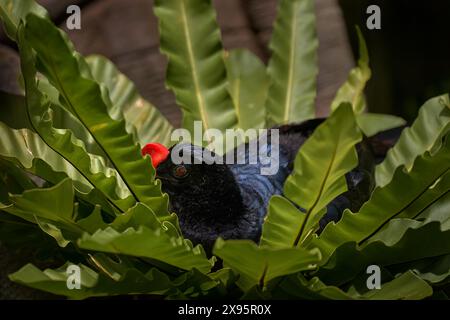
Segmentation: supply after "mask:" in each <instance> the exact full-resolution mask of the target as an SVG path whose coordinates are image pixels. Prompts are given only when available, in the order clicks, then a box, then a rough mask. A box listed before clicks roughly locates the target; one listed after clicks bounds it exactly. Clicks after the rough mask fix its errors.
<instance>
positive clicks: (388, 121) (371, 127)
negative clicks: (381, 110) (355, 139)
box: [356, 113, 406, 137]
mask: <svg viewBox="0 0 450 320" xmlns="http://www.w3.org/2000/svg"><path fill="white" fill-rule="evenodd" d="M356 122H357V123H358V126H359V128H360V129H361V131H362V132H363V133H364V135H365V136H366V137H372V136H374V135H376V134H377V133H380V132H382V131H386V130H390V129H394V128H398V127H401V126H403V125H405V124H406V121H405V120H404V119H402V118H399V117H396V116H392V115H390V114H377V113H361V114H358V115H357V116H356Z"/></svg>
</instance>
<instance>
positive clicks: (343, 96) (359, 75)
mask: <svg viewBox="0 0 450 320" xmlns="http://www.w3.org/2000/svg"><path fill="white" fill-rule="evenodd" d="M356 31H357V33H358V39H359V61H358V66H357V67H355V68H354V69H352V70H351V71H350V75H349V76H348V79H347V81H346V82H345V83H344V84H343V85H342V87H341V88H340V89H339V90H338V92H337V94H336V97H335V98H334V100H333V102H332V103H331V110H332V111H334V110H336V109H337V108H338V107H339V106H340V105H341V103H343V102H350V103H351V104H352V106H353V110H354V111H355V114H360V113H362V112H363V111H364V110H365V108H366V103H365V100H364V89H365V87H366V84H367V82H368V81H369V80H370V78H371V76H372V72H371V70H370V67H369V53H368V50H367V45H366V41H365V40H364V37H363V34H362V33H361V30H360V29H359V28H357V30H356Z"/></svg>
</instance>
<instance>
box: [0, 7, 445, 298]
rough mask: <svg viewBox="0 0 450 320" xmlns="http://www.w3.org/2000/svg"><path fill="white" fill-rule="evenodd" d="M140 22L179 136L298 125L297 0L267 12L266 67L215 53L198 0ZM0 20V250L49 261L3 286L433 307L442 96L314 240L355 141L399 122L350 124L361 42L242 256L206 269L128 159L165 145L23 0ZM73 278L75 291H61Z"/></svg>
mask: <svg viewBox="0 0 450 320" xmlns="http://www.w3.org/2000/svg"><path fill="white" fill-rule="evenodd" d="M155 13H156V15H157V17H158V19H159V30H160V36H161V51H162V52H163V53H164V54H165V55H167V57H168V61H169V64H168V70H167V79H166V84H167V86H168V88H169V89H170V90H172V91H173V92H174V93H175V96H176V99H177V103H178V105H179V106H180V107H181V109H182V110H183V126H184V127H185V128H186V129H188V130H193V121H196V120H198V121H202V124H203V127H204V129H209V128H215V129H219V130H222V131H224V130H226V129H228V128H242V129H249V128H256V129H258V128H266V127H270V126H272V125H274V124H285V123H290V122H301V121H304V120H308V119H310V118H313V117H314V114H315V109H314V102H315V96H316V77H317V73H318V67H317V47H318V42H317V37H316V33H315V17H314V6H313V0H280V3H279V8H278V16H277V19H276V22H275V27H274V32H273V36H272V40H271V44H270V48H271V51H272V53H273V54H272V57H271V59H270V62H269V64H268V67H266V66H265V65H264V64H263V63H261V62H260V61H259V59H258V58H257V57H256V56H254V55H253V54H252V53H250V52H248V51H246V50H234V51H230V52H228V51H225V50H223V48H222V44H221V38H220V30H219V29H218V26H217V22H216V15H215V12H214V10H213V7H212V5H211V1H210V0H187V1H184V0H164V1H162V0H157V1H155ZM0 17H1V18H2V20H3V23H4V26H5V30H6V32H7V34H8V36H9V37H10V38H11V39H12V40H14V41H16V42H17V44H18V48H19V51H20V56H21V67H22V76H23V88H24V92H25V95H24V96H12V95H10V94H6V93H2V94H1V95H2V98H1V99H2V100H1V101H2V106H1V108H2V111H0V115H1V119H0V120H1V121H2V122H0V135H1V136H2V139H1V140H0V166H1V168H2V171H1V179H0V185H1V188H0V203H1V204H0V210H1V212H0V220H1V221H2V222H1V229H0V232H1V233H0V234H1V239H2V241H3V242H5V243H6V244H11V245H16V246H25V247H26V246H30V247H31V246H37V247H39V249H40V250H39V251H46V250H47V251H48V252H57V254H54V255H53V258H55V257H56V260H57V261H59V263H60V265H57V266H55V268H54V269H45V270H40V269H39V268H37V267H36V266H35V265H32V264H28V265H26V266H24V267H23V268H21V269H20V270H18V271H17V272H15V273H13V274H11V275H10V279H11V280H12V281H15V282H18V283H21V284H23V285H26V286H30V287H32V288H36V289H40V290H44V291H47V292H51V293H54V294H57V295H63V296H67V297H69V298H74V299H84V298H88V297H93V296H109V295H126V294H146V295H160V296H163V297H168V298H202V297H230V296H232V297H236V298H237V297H244V298H249V299H250V298H253V299H254V298H262V299H270V298H304V299H314V298H320V299H323V298H326V299H422V298H426V297H429V296H432V295H434V296H436V297H446V293H445V290H447V289H448V286H447V287H446V285H448V281H449V279H450V259H449V257H450V241H449V240H450V225H449V223H448V221H449V218H450V210H449V204H450V197H449V189H450V179H449V174H450V173H449V168H450V152H449V148H450V139H449V137H448V132H449V128H450V103H449V99H448V96H441V97H437V98H434V99H431V100H430V101H428V102H427V103H426V104H425V105H424V106H423V107H422V109H421V111H420V113H419V116H418V118H417V120H416V121H415V123H414V124H413V125H412V126H411V127H409V128H407V129H405V130H404V132H403V134H402V135H401V137H400V139H399V141H398V143H397V144H396V145H395V146H394V147H393V148H392V149H391V150H390V151H389V152H388V155H387V157H386V159H385V160H384V161H383V162H382V163H381V164H379V165H378V166H377V167H376V173H375V175H376V184H377V186H376V188H375V190H374V191H373V193H372V195H371V197H370V200H368V201H367V202H366V203H365V204H364V205H363V206H362V208H361V209H360V211H359V212H357V213H356V212H350V211H349V210H347V211H346V212H344V215H343V217H342V219H341V220H340V221H339V222H338V223H331V224H329V225H328V226H327V227H326V228H325V229H324V230H323V232H322V233H320V235H318V234H317V233H316V230H317V226H318V221H319V220H320V218H321V217H322V216H323V215H324V213H325V209H326V206H327V204H328V203H329V202H330V201H331V200H332V199H333V198H335V197H336V196H338V195H340V194H342V193H343V192H345V191H346V188H347V185H346V180H345V174H346V173H347V172H349V171H350V170H352V169H353V168H354V167H355V166H356V165H357V163H358V158H357V154H356V151H355V146H356V144H357V143H359V142H360V140H361V139H362V137H363V135H366V136H371V135H373V134H375V133H377V132H380V131H382V130H385V129H389V128H393V127H397V126H399V125H402V124H403V121H402V120H401V119H398V118H396V117H393V116H389V115H380V114H368V113H366V112H365V101H364V96H363V91H364V87H365V84H366V82H367V81H368V80H369V79H370V75H371V72H370V68H369V58H368V53H367V48H366V46H365V43H364V40H363V39H362V36H360V53H361V58H360V60H359V62H358V65H357V66H356V67H355V68H354V69H353V70H352V71H351V73H350V75H349V78H348V81H347V82H346V83H345V84H344V85H343V86H342V87H341V89H340V90H339V91H338V93H337V95H336V98H335V100H334V101H333V103H332V105H331V109H332V110H331V111H332V112H331V115H330V117H329V118H328V120H327V121H326V122H324V123H323V124H322V125H321V126H319V128H318V129H317V130H316V131H315V132H314V134H313V135H312V136H311V137H310V138H309V139H308V141H307V142H306V143H305V145H304V146H303V147H302V149H301V151H300V152H299V154H298V155H297V158H296V160H295V166H294V171H293V173H292V175H291V176H290V177H289V178H288V180H287V181H286V184H285V186H284V195H283V196H275V197H273V198H272V199H271V201H270V204H269V207H268V214H267V216H266V219H265V221H264V225H263V231H262V236H261V239H260V242H259V244H256V243H254V242H252V241H249V240H223V239H217V241H216V244H215V246H214V250H213V256H211V257H209V256H207V254H205V251H204V250H203V248H202V247H201V246H200V245H197V246H193V245H192V243H191V242H190V241H189V240H188V239H184V238H183V236H182V233H181V231H180V227H179V225H178V220H177V216H176V215H175V214H173V213H171V212H170V211H169V210H168V199H167V195H164V194H163V193H162V192H161V185H160V182H159V181H158V180H157V179H155V171H154V169H153V167H152V165H151V161H150V159H149V157H145V158H143V157H142V156H141V154H140V146H143V145H144V144H145V143H147V142H149V141H152V142H159V143H162V144H169V143H170V135H171V132H172V130H173V128H172V126H171V125H170V124H169V122H168V121H167V120H166V119H165V118H164V117H163V116H162V115H161V114H160V113H159V112H158V111H157V109H156V108H155V107H153V106H152V105H151V104H150V103H149V102H147V101H145V100H144V99H143V98H142V97H140V96H139V94H138V93H137V90H136V88H135V87H134V85H133V84H132V83H131V82H130V81H129V80H128V79H127V78H126V77H125V76H124V75H122V74H121V73H120V72H119V71H118V70H117V69H116V68H115V67H114V65H113V64H112V63H111V62H110V61H108V60H107V59H105V58H103V57H99V56H91V57H82V56H81V55H80V54H78V53H77V52H76V51H75V49H74V47H73V45H72V44H71V43H70V41H69V40H68V38H67V36H66V35H65V34H64V33H63V32H62V31H61V30H59V29H58V28H57V27H55V26H54V25H53V23H52V22H51V21H50V19H49V18H48V17H47V14H46V12H45V10H44V9H43V8H42V7H40V6H39V5H37V4H36V3H35V2H34V1H33V0H23V1H20V2H19V1H11V0H0ZM149 76H151V75H149ZM7 113H8V114H7ZM11 119H15V122H14V125H13V124H11V122H10V120H11ZM297 206H300V207H302V208H304V209H305V211H306V214H301V213H300V212H299V211H298V207H297ZM36 239H40V240H36ZM49 239H51V240H52V241H48V240H49ZM44 240H47V241H44ZM36 241H40V242H39V243H38V244H36V243H35V242H36ZM217 257H218V258H220V259H217ZM53 260H54V259H53ZM53 263H55V262H53ZM74 265H76V266H78V267H79V268H78V269H77V270H78V271H79V273H80V276H81V278H80V279H81V283H80V286H79V289H78V290H70V285H68V282H70V279H69V278H70V272H69V273H68V272H67V271H68V269H69V268H70V266H74ZM371 265H376V266H378V267H379V269H380V270H381V275H382V277H381V286H380V288H378V289H377V290H369V289H368V287H367V286H366V280H367V277H368V274H367V268H368V267H369V266H371Z"/></svg>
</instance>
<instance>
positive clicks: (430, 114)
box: [375, 95, 450, 187]
mask: <svg viewBox="0 0 450 320" xmlns="http://www.w3.org/2000/svg"><path fill="white" fill-rule="evenodd" d="M449 129H450V101H449V97H448V95H444V96H440V97H436V98H433V99H430V100H429V101H427V102H426V103H425V104H424V105H423V106H422V107H421V108H420V110H419V115H418V117H417V119H416V120H415V121H414V123H413V125H412V126H411V127H410V128H406V129H405V130H403V132H402V135H401V136H400V138H399V140H398V142H397V143H396V145H395V146H394V147H393V148H392V149H390V150H389V151H388V153H387V155H386V158H385V159H384V161H383V162H382V163H381V164H380V165H378V166H377V167H376V169H375V180H376V183H377V185H378V186H380V187H383V186H385V185H386V184H388V183H389V181H391V179H392V177H393V175H394V172H395V170H396V169H397V168H398V167H400V166H402V165H405V166H406V169H407V170H410V169H411V166H412V164H413V163H414V160H415V159H416V158H417V157H418V156H420V155H422V154H424V153H425V152H427V151H433V149H434V148H435V147H436V145H437V147H439V145H440V143H441V139H442V137H443V136H444V135H445V134H446V133H447V132H448V131H449Z"/></svg>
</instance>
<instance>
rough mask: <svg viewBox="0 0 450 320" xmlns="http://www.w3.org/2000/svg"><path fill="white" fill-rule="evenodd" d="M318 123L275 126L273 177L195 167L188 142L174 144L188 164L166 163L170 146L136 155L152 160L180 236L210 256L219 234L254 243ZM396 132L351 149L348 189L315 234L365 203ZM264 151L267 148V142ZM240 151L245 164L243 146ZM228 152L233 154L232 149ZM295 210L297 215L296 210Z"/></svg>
mask: <svg viewBox="0 0 450 320" xmlns="http://www.w3.org/2000/svg"><path fill="white" fill-rule="evenodd" d="M323 121H324V119H314V120H309V121H306V122H303V123H301V124H296V125H284V126H280V127H276V129H279V170H278V172H277V173H276V174H274V175H261V171H260V169H261V166H262V164H261V163H260V162H258V163H257V164H250V163H249V161H246V162H245V164H217V163H214V164H207V163H211V162H212V161H211V160H210V161H206V162H205V161H204V160H205V158H203V161H202V162H201V163H199V164H195V163H194V159H195V158H197V162H200V161H201V160H202V158H201V157H202V155H203V148H202V147H199V146H194V145H191V144H184V145H182V146H181V145H179V146H178V150H180V149H181V153H182V154H183V156H188V157H190V159H191V161H190V163H191V164H187V163H181V164H174V163H173V162H172V159H171V152H172V150H174V147H172V148H171V149H170V150H168V149H166V148H165V147H164V146H162V145H160V144H153V143H150V144H148V145H146V146H145V147H144V148H143V149H142V153H143V155H145V154H149V155H150V156H151V157H152V162H153V165H154V167H156V177H157V178H158V179H160V180H161V182H162V190H163V192H165V193H167V194H168V195H169V197H170V209H171V210H172V211H173V212H175V213H176V214H177V215H178V217H179V222H180V227H181V229H182V231H183V234H184V236H185V237H186V238H188V239H190V240H191V241H192V242H193V243H194V244H202V245H203V246H204V247H205V249H206V250H207V251H208V252H210V251H211V249H212V246H213V244H214V242H215V240H216V239H217V238H218V237H219V236H220V237H222V238H224V239H251V240H254V241H256V242H257V241H258V239H259V237H260V235H261V230H262V223H263V220H264V217H265V215H266V210H267V205H268V203H269V200H270V198H271V197H272V196H273V195H279V194H282V193H283V185H284V182H285V180H286V179H287V177H288V176H289V174H290V173H291V172H292V169H293V163H294V159H295V157H296V155H297V152H298V150H299V149H300V148H301V146H302V145H303V143H304V142H305V141H306V139H307V138H308V137H309V136H310V135H311V134H312V133H313V131H314V129H316V128H317V126H319V125H320V124H321V123H322V122H323ZM269 132H270V131H269ZM399 132H400V130H399V129H396V130H393V131H392V132H391V133H388V134H386V133H385V134H384V135H385V136H384V137H383V136H380V135H379V136H375V137H373V138H371V139H367V138H366V139H364V140H363V141H362V142H361V143H360V144H358V145H357V152H358V158H359V165H358V167H357V168H355V169H354V170H352V171H351V172H349V173H348V174H347V175H346V180H347V185H348V191H347V192H346V193H344V194H342V195H340V196H338V197H337V198H336V199H334V200H333V201H332V202H331V203H330V204H329V205H328V206H327V213H326V215H325V216H324V217H323V218H322V219H321V221H320V230H321V229H323V228H324V227H325V225H326V224H327V223H329V222H330V221H338V220H339V219H340V217H341V215H342V212H343V211H344V210H345V209H346V208H350V209H351V210H352V211H353V212H356V211H358V209H359V208H360V206H361V205H362V204H363V203H364V202H365V201H366V200H368V198H369V196H370V193H371V191H372V189H373V187H374V182H373V181H374V179H373V173H374V167H375V164H376V163H377V162H380V161H381V160H382V159H383V158H384V156H385V154H386V151H387V149H388V148H389V147H391V146H392V145H393V143H394V142H395V140H396V139H397V138H398V136H399ZM267 141H270V139H267ZM266 147H267V148H269V150H270V148H271V144H270V142H268V143H267V144H266ZM240 150H243V149H240ZM244 150H245V151H244V152H245V158H246V160H248V156H249V153H248V152H249V148H247V147H246V148H245V149H244ZM177 152H178V151H177ZM231 152H234V153H235V155H237V152H238V151H237V149H236V150H232V151H231ZM239 152H241V151H239ZM184 153H187V154H184ZM203 156H204V155H203ZM235 159H236V158H235ZM224 162H225V161H224ZM299 210H300V211H299V214H302V213H301V211H302V208H299ZM320 230H319V232H320Z"/></svg>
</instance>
